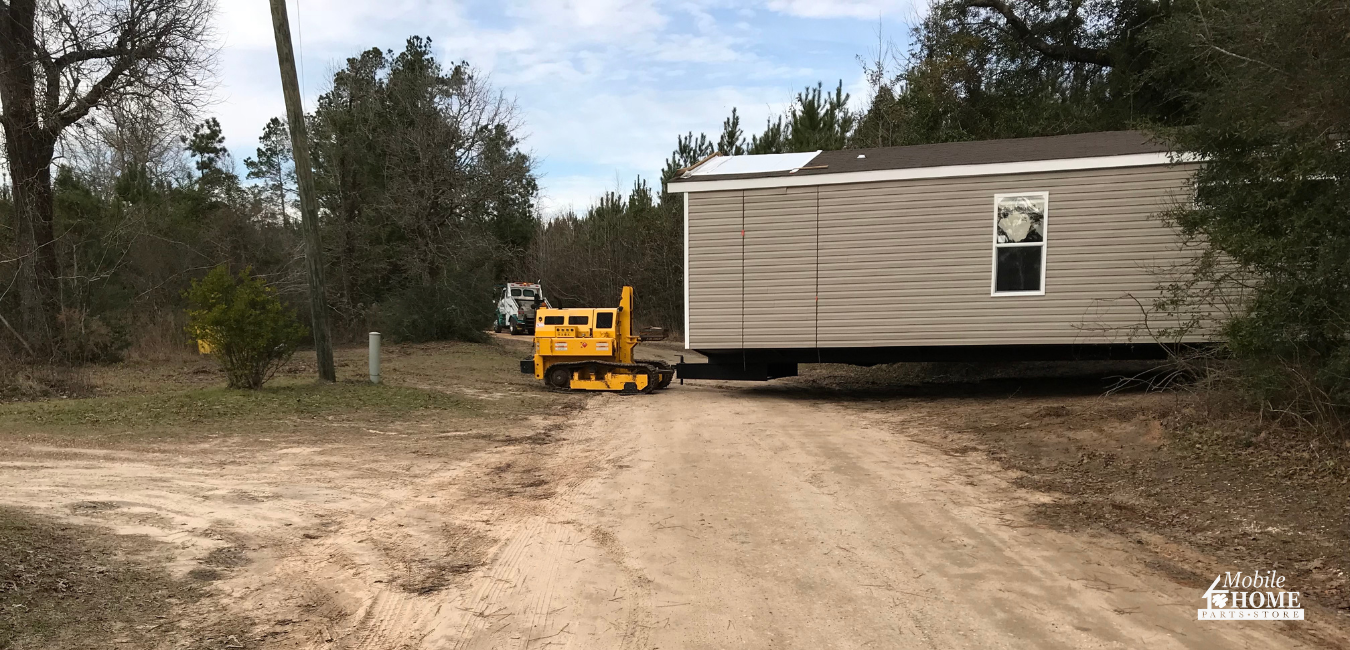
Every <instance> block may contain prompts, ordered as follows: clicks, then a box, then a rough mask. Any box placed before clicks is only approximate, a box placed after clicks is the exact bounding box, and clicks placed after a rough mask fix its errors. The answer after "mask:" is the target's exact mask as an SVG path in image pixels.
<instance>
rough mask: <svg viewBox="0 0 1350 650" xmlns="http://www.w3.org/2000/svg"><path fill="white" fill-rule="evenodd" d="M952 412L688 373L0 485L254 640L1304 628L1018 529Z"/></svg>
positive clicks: (930, 637)
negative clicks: (573, 404) (491, 422)
mask: <svg viewBox="0 0 1350 650" xmlns="http://www.w3.org/2000/svg"><path fill="white" fill-rule="evenodd" d="M942 426H944V424H943V421H942V418H941V417H940V416H935V415H934V414H933V413H932V412H928V411H925V412H922V413H920V412H915V413H908V412H906V411H905V410H903V409H900V410H894V411H878V410H875V409H866V408H859V407H858V406H857V405H856V404H852V403H850V402H848V401H843V400H830V399H821V398H819V397H813V396H811V395H803V394H797V393H793V392H791V391H775V390H764V389H762V388H760V387H756V386H753V385H732V384H716V383H704V384H700V385H694V384H692V383H691V384H690V385H686V386H674V387H672V388H671V389H670V390H668V391H664V392H660V393H657V394H653V395H645V396H618V395H596V396H592V397H588V398H586V404H585V406H584V408H582V409H581V410H580V411H578V412H575V413H560V414H557V415H550V416H541V417H536V418H533V419H532V420H530V421H529V423H528V425H526V426H522V427H519V428H518V430H516V431H513V432H510V433H509V434H503V433H502V432H493V433H491V435H489V434H488V433H486V432H474V431H459V430H448V429H442V428H439V427H437V426H436V425H435V424H434V423H430V424H429V423H425V422H424V423H418V424H416V425H413V424H408V425H406V426H403V425H397V424H396V425H391V426H388V427H386V428H384V429H381V430H369V431H367V432H365V433H356V434H345V435H341V436H333V437H332V438H323V437H314V438H311V439H308V441H307V442H305V443H304V444H300V445H297V444H295V443H294V440H293V439H290V441H288V442H286V443H285V444H284V445H283V444H282V443H276V444H273V445H268V444H267V441H266V440H249V441H248V442H247V443H246V444H245V443H241V442H240V441H239V440H238V439H237V437H235V438H222V439H220V440H217V441H212V442H206V443H200V444H194V445H191V446H173V445H164V446H161V447H159V448H157V450H156V451H153V452H148V451H144V450H107V449H92V448H91V449H81V448H78V447H43V446H40V445H34V446H30V447H29V448H27V449H25V450H24V451H23V453H21V454H16V455H14V456H13V457H11V458H7V459H5V462H3V463H0V503H3V504H8V505H22V506H25V507H29V508H33V509H35V510H37V511H39V512H43V513H49V514H59V515H60V516H62V517H66V518H69V519H71V520H76V521H80V522H84V523H97V524H99V525H103V526H108V527H111V528H113V529H114V530H116V531H117V532H121V533H131V534H143V535H147V536H149V537H151V538H153V539H158V540H162V541H164V542H167V543H169V544H171V545H172V548H173V549H175V559H174V561H173V564H172V565H171V569H172V570H174V571H175V572H177V573H178V574H181V575H187V576H195V577H198V578H200V579H201V580H203V581H209V582H210V584H211V585H212V588H213V589H214V590H215V593H216V594H217V595H216V597H215V598H213V599H211V601H210V603H211V608H213V609H210V610H203V611H201V612H198V613H197V614H196V616H197V619H195V620H197V621H201V620H205V619H207V618H209V617H211V616H213V615H219V614H222V613H229V614H230V615H231V616H235V615H242V616H245V617H247V619H248V620H250V621H251V622H252V624H253V625H254V626H255V631H254V633H253V634H252V635H251V636H250V637H249V638H248V639H247V640H243V643H244V644H245V645H246V647H266V648H335V649H336V648H344V649H345V648H370V649H376V648H457V649H459V648H463V649H470V648H473V649H477V648H482V649H489V648H519V649H526V650H527V649H531V648H546V647H548V648H559V647H572V648H723V647H747V648H866V647H876V648H908V647H913V648H1060V647H1062V648H1135V647H1146V646H1147V647H1150V648H1155V649H1160V648H1268V647H1307V646H1306V645H1305V641H1304V640H1301V639H1299V638H1293V637H1289V636H1285V635H1284V634H1282V632H1281V628H1279V627H1276V626H1274V625H1272V624H1269V623H1232V622H1226V623H1200V622H1198V621H1196V620H1195V610H1196V609H1197V608H1199V607H1201V606H1202V603H1203V600H1202V599H1201V597H1200V593H1199V592H1198V591H1196V590H1195V589H1193V588H1191V587H1188V586H1183V585H1180V584H1178V583H1176V582H1174V581H1172V580H1170V579H1169V578H1168V577H1166V576H1165V575H1163V574H1162V573H1160V572H1159V571H1157V570H1156V569H1154V568H1150V567H1148V566H1147V565H1146V564H1145V562H1144V561H1143V560H1142V559H1141V558H1140V557H1139V556H1138V555H1137V554H1135V553H1133V552H1132V551H1131V549H1130V548H1129V545H1128V544H1126V543H1124V542H1119V541H1113V540H1111V539H1109V538H1103V537H1099V536H1086V535H1075V534H1071V533H1066V532H1059V531H1055V530H1051V529H1048V528H1044V527H1040V526H1036V525H1032V524H1031V523H1029V518H1028V516H1027V513H1028V512H1029V510H1030V509H1032V508H1033V507H1034V506H1035V504H1037V503H1043V502H1045V501H1046V500H1048V499H1049V498H1050V497H1048V496H1046V495H1044V494H1040V493H1036V492H1030V491H1026V490H1023V489H1019V488H1016V487H1014V486H1013V484H1012V479H1011V477H1010V476H1009V473H1008V472H1006V471H1005V470H1002V469H999V467H998V465H996V464H994V463H992V462H990V461H988V460H987V459H986V458H985V457H983V456H982V455H980V454H952V453H949V452H946V451H943V450H942V449H941V448H939V447H937V446H932V445H928V444H925V443H923V442H920V440H921V439H922V438H923V435H926V434H928V433H931V432H932V431H934V430H937V429H940V428H941V427H942ZM193 624H194V623H193V619H188V620H187V621H186V622H184V623H183V625H186V626H191V625H193ZM1308 625H1310V626H1315V625H1319V624H1318V623H1317V622H1316V621H1312V622H1309V623H1308ZM1304 636H1305V638H1306V635H1304Z"/></svg>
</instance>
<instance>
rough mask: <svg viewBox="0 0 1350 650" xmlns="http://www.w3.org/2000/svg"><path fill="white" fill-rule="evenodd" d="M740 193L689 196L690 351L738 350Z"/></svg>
mask: <svg viewBox="0 0 1350 650" xmlns="http://www.w3.org/2000/svg"><path fill="white" fill-rule="evenodd" d="M741 195H742V193H741V192H739V191H737V192H712V193H706V194H690V195H688V196H689V198H688V201H689V224H688V225H689V242H688V250H687V254H688V265H689V268H688V271H687V272H688V275H689V287H688V291H689V305H688V309H689V323H688V324H687V326H686V328H685V329H686V330H687V331H686V333H685V336H686V341H688V345H689V347H691V348H692V347H700V346H702V347H709V348H739V347H742V346H741V219H742V204H741V200H742V196H741Z"/></svg>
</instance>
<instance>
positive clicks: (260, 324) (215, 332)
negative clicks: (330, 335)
mask: <svg viewBox="0 0 1350 650" xmlns="http://www.w3.org/2000/svg"><path fill="white" fill-rule="evenodd" d="M185 297H186V298H187V300H188V305H189V306H188V325H187V331H188V334H189V335H191V336H193V337H195V338H196V339H197V340H198V341H203V342H205V343H206V345H207V346H209V347H210V350H209V351H210V354H211V355H212V356H214V357H215V358H216V360H217V361H219V362H220V365H221V367H222V368H223V369H224V370H225V376H226V377H227V378H228V379H229V384H230V388H259V387H261V386H262V385H263V383H264V382H266V381H267V380H268V379H271V378H272V375H273V374H274V373H275V372H276V371H277V369H278V368H280V367H281V366H282V365H284V364H285V363H286V361H288V360H289V359H290V358H291V355H292V354H294V353H295V348H296V346H297V345H299V344H300V341H301V340H302V339H304V338H305V336H306V335H307V334H308V330H306V328H305V326H304V325H301V324H300V322H299V321H298V320H296V317H295V310H294V309H291V310H288V309H286V307H285V306H283V305H282V304H281V300H279V299H278V298H277V294H276V291H275V290H274V289H272V288H271V287H268V286H267V285H266V284H264V283H263V281H262V279H261V278H255V277H253V276H252V274H251V273H250V269H244V270H243V271H241V272H240V273H239V275H238V276H237V277H236V276H233V275H230V272H229V270H227V269H226V268H225V266H224V265H221V266H217V267H216V268H214V269H212V270H211V272H210V273H208V274H206V277H204V278H202V279H201V280H200V281H197V280H194V281H193V282H192V288H191V289H189V290H188V291H187V292H186V293H185Z"/></svg>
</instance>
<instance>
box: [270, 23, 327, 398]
mask: <svg viewBox="0 0 1350 650" xmlns="http://www.w3.org/2000/svg"><path fill="white" fill-rule="evenodd" d="M271 3H272V33H273V35H274V36H275V37H276V41H277V62H278V63H280V64H281V92H282V94H284V95H285V96H286V121H287V122H289V124H290V131H291V148H292V149H294V151H293V152H292V155H293V157H294V160H295V177H296V180H297V181H298V183H297V184H298V185H299V191H300V227H301V228H302V229H303V230H304V231H305V260H306V261H307V264H306V266H308V268H309V308H310V311H311V312H312V313H313V314H314V352H315V354H316V356H317V357H318V365H319V379H321V380H323V381H336V380H337V373H336V372H335V371H334V369H333V338H332V334H331V333H330V332H329V330H328V296H327V294H326V293H325V287H324V281H323V247H322V246H321V245H320V243H319V206H318V205H317V204H316V202H315V200H314V169H313V168H312V167H310V164H309V136H308V135H307V134H306V132H305V109H304V107H303V106H301V104H300V81H299V80H298V79H296V76H295V50H294V49H293V48H292V47H291V23H290V21H289V20H288V19H287V18H286V0H271Z"/></svg>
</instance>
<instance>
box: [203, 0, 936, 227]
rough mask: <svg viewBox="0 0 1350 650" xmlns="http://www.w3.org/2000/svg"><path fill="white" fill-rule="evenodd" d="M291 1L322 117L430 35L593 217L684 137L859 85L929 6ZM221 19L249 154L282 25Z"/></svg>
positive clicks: (560, 196) (241, 151)
mask: <svg viewBox="0 0 1350 650" xmlns="http://www.w3.org/2000/svg"><path fill="white" fill-rule="evenodd" d="M288 1H289V4H290V18H291V25H292V29H293V31H296V32H297V33H295V37H296V43H297V47H298V48H300V47H301V46H302V49H300V53H301V54H302V55H303V61H302V66H303V73H302V74H303V76H304V77H305V79H304V81H305V82H306V87H305V89H304V90H305V92H304V95H305V104H306V106H307V107H308V108H310V109H312V108H313V104H314V100H315V98H316V97H317V96H318V94H319V93H320V92H322V90H323V89H324V88H325V86H326V84H327V81H328V79H330V78H331V72H332V71H333V70H334V69H335V68H337V67H340V66H341V65H343V62H344V61H345V59H346V58H347V57H349V56H353V55H355V54H357V53H359V52H360V51H362V50H364V49H367V48H370V47H381V48H392V49H401V48H402V45H403V42H404V39H406V38H407V37H408V36H409V35H413V34H418V35H425V36H430V37H431V38H432V41H433V44H434V47H435V50H436V54H437V56H438V58H440V59H441V60H442V61H444V62H446V63H449V62H453V61H458V60H461V59H462V60H467V61H469V62H470V63H471V64H473V65H474V66H475V67H477V68H479V69H480V70H482V71H484V72H487V73H488V74H489V75H490V77H491V81H492V83H493V84H494V85H495V86H497V87H498V88H499V89H501V90H502V91H503V92H504V93H505V94H506V95H507V96H508V97H514V98H516V99H517V101H518V104H519V107H520V115H521V117H522V118H523V123H524V130H525V131H526V132H527V133H528V134H529V135H528V137H527V140H526V141H525V146H526V147H527V148H528V149H529V150H530V151H532V152H533V154H534V155H536V156H537V157H538V158H539V159H540V161H541V165H540V172H541V175H542V176H541V187H542V188H543V189H542V194H543V196H542V202H543V205H544V206H545V208H546V209H548V210H556V209H558V208H560V207H565V206H568V205H571V206H574V207H575V208H576V209H578V210H584V209H585V208H586V207H587V206H588V205H590V203H591V202H592V201H593V200H594V199H595V198H596V197H598V196H599V195H600V194H601V193H603V192H604V191H606V190H613V189H615V188H616V182H617V186H618V187H620V188H622V189H623V190H624V191H627V189H628V188H629V187H631V184H632V181H633V178H634V176H637V175H639V174H640V175H642V176H644V177H646V178H648V179H649V181H655V180H656V175H657V174H659V172H660V167H661V165H662V164H663V161H664V159H665V158H666V156H668V155H670V151H671V149H672V148H673V146H674V142H675V137H676V135H677V134H682V133H685V132H688V131H694V132H696V133H697V132H700V131H702V132H707V133H708V134H709V135H710V136H713V137H715V136H716V131H718V130H719V129H720V125H721V123H722V119H723V118H724V117H726V116H727V115H728V114H729V113H730V112H731V108H732V107H733V106H735V107H737V108H739V109H740V112H741V116H742V128H743V129H745V130H746V131H747V132H748V133H758V131H759V130H760V129H762V128H763V126H764V120H765V118H766V117H767V116H768V115H769V114H770V113H772V112H780V111H781V110H782V109H783V108H784V105H785V104H786V103H787V102H788V101H789V100H790V99H791V97H792V95H793V93H795V92H797V91H799V90H800V89H801V88H802V87H803V86H806V85H808V84H811V85H814V83H815V82H816V81H817V80H824V81H826V82H829V81H830V80H832V79H838V78H841V77H842V78H845V79H851V78H855V77H857V75H858V73H859V71H858V66H857V63H856V61H855V60H854V55H855V54H858V53H861V52H863V51H864V50H865V48H866V47H867V45H868V44H869V43H871V42H872V40H873V39H874V38H875V37H874V35H873V31H874V30H875V21H876V19H877V16H879V15H894V14H897V13H903V12H905V11H911V12H912V11H913V9H912V7H913V6H914V2H913V0H889V1H887V0H873V1H863V0H815V1H810V0H758V1H755V2H753V3H749V2H746V1H745V0H492V1H483V0H478V1H476V2H468V1H454V2H452V1H448V0H379V1H378V2H370V1H368V0H299V1H300V3H301V4H300V6H299V7H298V11H297V4H296V2H297V0H288ZM801 17H806V18H813V17H815V18H819V17H831V18H843V19H860V20H853V21H848V20H843V21H839V20H836V21H829V22H828V23H819V25H820V26H821V28H822V29H823V28H825V27H826V26H828V29H829V30H832V31H830V34H829V37H828V38H820V34H819V30H818V28H817V25H810V26H809V28H808V29H807V30H806V31H803V27H802V22H801V21H800V20H798V18H801ZM219 20H220V29H219V31H220V34H221V44H222V51H221V59H220V73H221V75H220V76H221V80H220V81H221V83H220V87H219V89H218V91H217V97H218V98H219V101H218V103H217V104H216V106H215V107H214V114H215V115H217V116H218V117H220V119H221V122H222V124H223V126H224V128H225V135H226V137H227V138H228V141H227V144H228V146H230V147H231V149H232V150H233V151H234V154H235V158H236V160H239V161H242V160H243V159H244V158H245V157H247V156H249V155H252V153H253V150H254V148H255V147H256V146H257V145H256V139H257V137H258V134H259V133H261V130H262V127H263V125H264V124H265V123H266V121H267V119H268V118H271V117H274V116H280V115H283V114H284V112H285V108H284V105H283V102H282V99H281V88H280V81H279V74H278V73H277V64H276V50H275V45H274V44H273V42H272V29H271V16H270V14H269V13H268V10H267V4H266V2H264V1H263V0H224V1H222V2H221V3H220V18H219ZM301 31H302V32H303V39H301V38H300V37H299V36H300V34H299V33H298V32H301ZM802 39H810V40H811V42H812V43H813V45H812V47H813V48H815V49H813V51H812V52H811V55H810V57H803V56H802V55H801V52H800V47H801V46H800V42H801V41H802ZM851 40H856V41H857V43H858V45H857V47H856V48H852V47H851V46H850V45H849V43H850V41H851ZM830 47H842V48H843V49H842V50H840V51H838V52H831V51H829V50H828V48H830ZM822 48H824V49H822ZM822 52H823V54H822ZM851 90H852V89H851ZM858 97H859V96H858V94H857V93H856V92H855V101H856V100H857V99H858ZM616 177H617V181H616Z"/></svg>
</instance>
